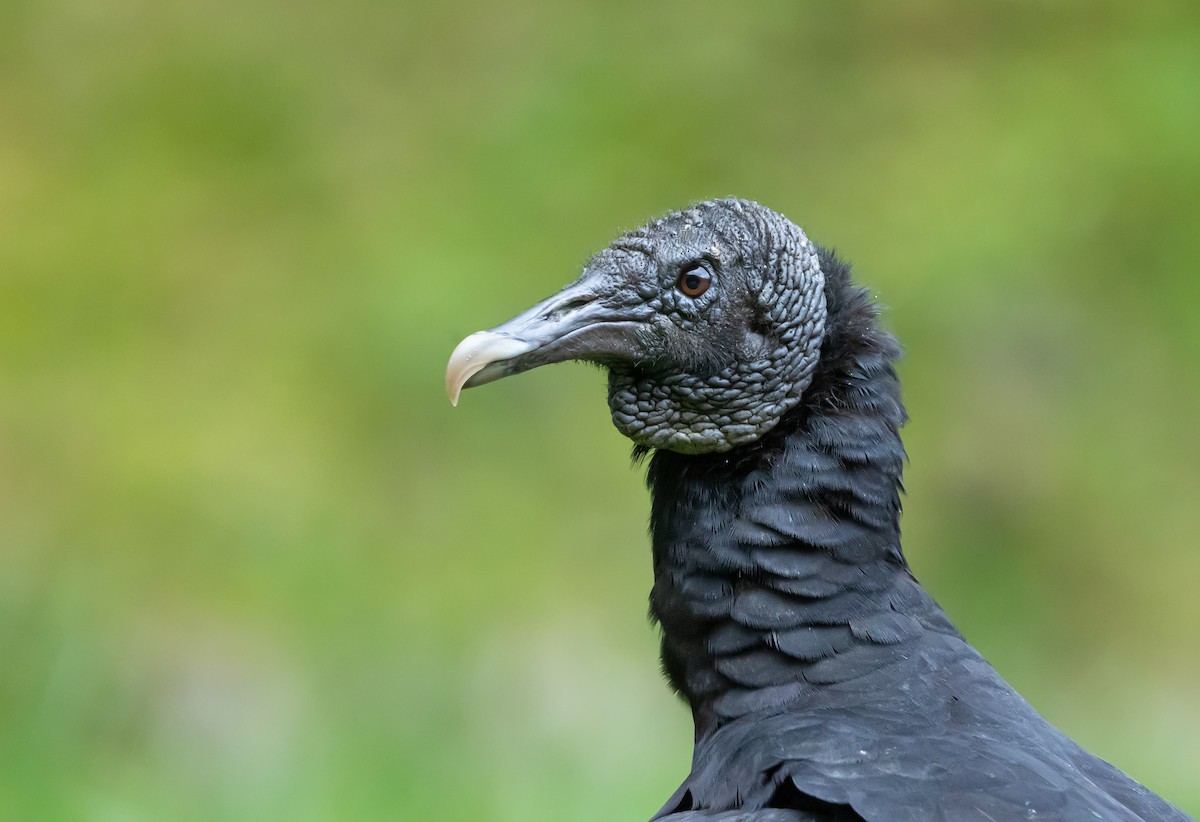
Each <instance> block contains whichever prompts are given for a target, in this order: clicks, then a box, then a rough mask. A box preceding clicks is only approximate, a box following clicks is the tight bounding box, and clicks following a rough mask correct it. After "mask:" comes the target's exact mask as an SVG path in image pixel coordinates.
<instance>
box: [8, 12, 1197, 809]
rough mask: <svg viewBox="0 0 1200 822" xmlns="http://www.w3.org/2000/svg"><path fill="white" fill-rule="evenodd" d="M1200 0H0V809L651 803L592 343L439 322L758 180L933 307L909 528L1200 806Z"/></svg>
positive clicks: (910, 308) (1060, 715)
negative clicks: (486, 349)
mask: <svg viewBox="0 0 1200 822" xmlns="http://www.w3.org/2000/svg"><path fill="white" fill-rule="evenodd" d="M1198 146H1200V7H1197V6H1196V4H1195V3H1194V2H1191V0H1181V2H1177V3H1173V4H1172V3H1158V4H1134V3H1096V2H1038V3H1014V2H1004V3H990V2H989V3H974V4H951V3H944V4H931V3H910V4H905V5H903V6H902V5H900V4H894V5H893V4H871V5H866V4H862V5H860V4H854V3H833V2H821V3H794V2H787V3H784V2H765V3H761V4H745V5H739V4H733V3H726V2H722V3H717V2H688V3H682V2H666V3H658V4H635V3H613V2H609V3H599V2H594V3H589V4H581V5H573V4H562V5H551V4H545V5H538V4H533V3H529V2H521V3H497V2H470V3H462V4H442V5H438V6H435V5H434V4H424V5H417V4H415V3H399V4H395V3H383V2H365V1H364V0H349V1H348V2H345V3H341V4H331V3H321V2H311V0H298V1H294V2H286V3H285V2H280V1H279V0H252V2H248V3H235V2H232V0H217V1H216V2H199V1H198V0H172V1H169V2H144V0H111V2H104V3H97V2H94V0H37V1H36V2H35V0H4V2H3V3H0V659H2V660H3V661H2V663H0V816H2V817H4V818H14V819H15V818H20V819H71V820H74V819H86V820H159V819H172V820H175V819H179V820H212V819H288V820H341V819H411V820H435V819H446V820H454V819H471V818H487V819H494V820H537V819H545V820H611V819H642V818H646V817H647V816H649V815H650V814H651V813H652V812H653V811H655V810H656V809H657V808H658V806H659V804H660V803H661V802H662V801H663V800H665V799H666V797H667V796H668V795H669V794H670V792H671V791H672V790H673V789H674V788H675V786H676V785H677V784H678V782H679V781H680V780H681V779H682V778H683V776H684V775H685V773H686V771H687V769H688V763H689V758H690V753H691V724H690V718H689V716H688V714H687V712H686V710H685V709H684V707H683V706H682V705H681V704H679V703H678V702H677V701H676V700H675V699H674V698H673V697H672V696H671V695H670V694H669V693H668V690H667V688H666V687H665V686H664V685H663V684H662V682H661V681H660V677H659V673H658V667H657V657H656V637H655V634H654V631H653V630H652V629H651V628H650V627H649V626H648V625H647V624H646V621H645V611H646V595H647V592H648V590H649V585H650V563H649V552H648V548H647V544H646V542H647V541H646V537H645V525H644V522H645V516H646V511H647V501H646V498H645V493H644V490H643V487H642V478H641V476H640V472H639V471H636V470H631V469H630V468H629V465H628V444H627V442H626V441H625V440H623V439H622V438H621V437H620V435H618V434H617V433H616V431H615V430H613V428H612V427H611V425H610V424H609V422H608V413H607V409H606V405H605V402H604V382H603V377H602V375H601V374H600V373H599V372H598V371H596V370H595V369H588V368H584V367H581V366H559V367H556V368H553V369H545V370H543V371H538V372H534V373H531V374H529V375H527V376H523V377H521V378H520V379H517V380H513V381H511V382H504V383H501V384H499V385H496V386H491V387H489V388H487V389H485V390H481V391H477V392H476V391H472V392H468V393H467V394H466V395H465V397H464V400H463V403H462V405H461V406H460V407H459V408H458V409H457V410H452V409H451V408H450V406H449V404H448V403H447V402H446V399H445V396H444V393H443V388H442V374H443V368H444V364H445V361H446V358H447V356H448V355H449V353H450V350H451V348H452V347H453V346H454V344H455V343H456V342H457V341H458V340H459V339H460V338H461V337H463V336H465V335H466V334H467V333H469V332H471V331H474V330H476V329H479V328H483V327H488V326H491V325H495V324H496V323H498V322H499V321H501V320H504V319H507V318H508V317H509V316H511V315H512V314H514V313H516V312H517V311H518V310H520V309H523V308H524V307H526V306H527V305H529V304H530V303H532V302H533V301H534V300H535V299H538V298H541V297H543V296H545V295H547V294H549V293H551V292H552V291H554V290H555V289H557V287H558V286H559V285H561V284H562V283H564V282H566V281H568V280H570V279H572V278H574V276H575V275H576V273H577V272H578V270H579V267H580V265H581V263H582V262H583V261H584V260H585V259H586V258H587V256H588V255H589V254H590V253H591V252H592V251H594V250H596V249H597V248H598V247H600V246H601V245H603V244H605V243H606V242H607V241H608V239H610V238H611V237H612V236H613V235H614V234H615V233H617V232H618V231H619V230H621V229H624V228H629V227H632V226H634V225H636V224H638V223H640V222H642V221H643V220H644V219H646V218H648V217H650V216H653V215H655V214H657V213H660V212H662V211H664V210H668V209H671V208H675V207H679V206H682V205H685V204H687V203H689V202H691V201H693V200H697V199H701V198H705V197H709V196H719V195H731V194H733V195H739V196H744V197H749V198H753V199H756V200H759V201H761V202H763V203H766V204H768V205H770V206H772V207H774V208H776V209H778V210H781V211H783V212H784V213H786V214H787V215H789V216H790V217H791V218H792V219H793V220H795V221H796V222H798V223H799V224H800V225H802V226H803V227H804V228H805V229H806V230H807V231H808V232H809V234H810V235H811V236H812V237H813V238H815V239H817V240H818V241H820V242H823V243H826V244H829V245H834V246H836V247H837V248H838V249H839V250H840V251H841V252H842V253H843V254H844V255H846V256H847V257H849V258H850V259H851V260H853V261H854V262H855V263H856V270H857V272H858V277H859V279H860V280H861V281H863V282H864V283H868V284H869V285H870V287H871V289H872V291H873V293H875V294H877V295H878V296H879V298H880V300H881V301H882V302H883V303H885V304H886V305H887V306H888V307H889V311H888V314H887V322H888V324H889V325H890V326H891V327H892V328H894V329H895V330H896V331H897V333H898V334H899V335H900V337H901V339H902V340H903V341H904V343H905V345H906V348H907V356H906V359H905V360H904V361H903V363H902V376H903V378H904V380H905V385H906V392H907V393H906V396H907V400H908V404H909V409H910V411H911V413H912V422H911V423H910V425H909V426H908V428H907V429H906V443H907V445H908V449H909V453H910V455H911V459H912V463H911V466H910V469H909V471H908V473H907V485H908V490H909V496H908V498H907V509H908V510H907V513H906V515H905V520H904V529H905V535H906V537H905V538H906V546H907V552H908V555H909V558H910V560H911V562H912V564H913V566H914V567H915V569H916V571H917V573H918V575H919V576H920V577H921V578H922V579H923V580H924V582H925V583H926V585H927V586H928V587H929V588H930V589H931V590H932V591H933V593H934V595H935V596H936V597H937V598H938V599H939V600H940V601H941V602H942V604H943V605H944V606H945V607H946V609H947V610H948V611H949V612H950V614H951V615H952V617H953V618H954V619H955V620H956V621H957V623H958V624H959V626H960V627H961V628H962V630H963V631H964V632H965V633H966V634H967V636H968V637H969V638H971V639H972V640H973V641H974V642H975V643H976V644H977V645H978V646H979V647H980V649H981V650H982V651H983V652H984V654H985V655H987V656H988V657H989V658H990V659H991V660H992V661H993V662H994V663H995V664H996V665H997V667H998V668H999V669H1000V670H1001V672H1003V673H1004V674H1005V675H1006V676H1007V677H1008V678H1009V679H1010V681H1011V682H1012V683H1013V684H1014V685H1015V686H1016V687H1017V688H1018V689H1019V690H1020V691H1021V692H1022V693H1024V694H1025V695H1026V696H1027V697H1028V698H1029V699H1030V700H1031V701H1032V702H1033V703H1034V704H1035V705H1036V706H1037V707H1039V708H1040V709H1041V710H1042V711H1043V712H1044V713H1045V714H1046V715H1047V716H1048V717H1049V718H1050V719H1051V720H1052V721H1053V722H1055V723H1056V724H1058V725H1059V726H1061V727H1062V728H1064V729H1065V730H1066V731H1067V732H1068V733H1070V734H1071V735H1073V736H1074V737H1075V738H1077V739H1078V740H1079V741H1080V742H1081V743H1082V744H1083V745H1085V746H1086V747H1088V748H1089V749H1091V750H1092V751H1094V752H1096V753H1098V754H1100V755H1102V756H1103V757H1105V758H1106V759H1109V760H1110V761H1112V762H1113V763H1115V764H1116V765H1118V766H1119V767H1121V768H1123V769H1125V770H1127V771H1128V772H1129V773H1131V774H1132V775H1133V776H1135V777H1137V778H1138V779H1140V780H1141V781H1143V782H1144V783H1145V784H1147V785H1148V786H1149V787H1151V788H1153V789H1154V790H1156V791H1159V792H1162V793H1163V794H1165V795H1166V796H1167V797H1169V798H1170V799H1172V800H1173V801H1174V802H1176V803H1177V804H1179V805H1180V806H1181V807H1182V808H1184V809H1185V810H1188V811H1190V812H1191V813H1193V814H1198V813H1200V783H1197V781H1196V774H1197V773H1200V741H1198V740H1200V691H1198V686H1197V682H1200V643H1198V642H1197V640H1196V636H1197V628H1198V626H1200V597H1198V596H1197V590H1198V586H1200V550H1197V549H1198V548H1200V541H1198V540H1197V533H1198V532H1200V505H1198V504H1197V501H1198V500H1200V430H1198V429H1197V420H1198V419H1200V368H1198V366H1200V323H1198V322H1197V319H1196V314H1197V311H1198V310H1200V277H1197V263H1198V262H1200V230H1198V228H1197V222H1198V219H1200V149H1198Z"/></svg>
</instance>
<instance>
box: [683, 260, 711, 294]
mask: <svg viewBox="0 0 1200 822" xmlns="http://www.w3.org/2000/svg"><path fill="white" fill-rule="evenodd" d="M675 285H676V287H677V288H678V289H679V291H680V292H681V293H682V294H683V295H684V296H685V297H699V296H700V295H701V294H703V293H704V292H705V291H708V287H709V286H710V285H712V277H710V276H708V272H707V271H705V270H704V269H703V268H701V267H700V266H696V267H695V268H689V269H688V270H687V271H684V272H683V273H682V274H680V275H679V282H677V283H676V284H675Z"/></svg>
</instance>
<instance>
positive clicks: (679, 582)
mask: <svg viewBox="0 0 1200 822" xmlns="http://www.w3.org/2000/svg"><path fill="white" fill-rule="evenodd" d="M821 265H822V268H823V270H824V272H825V275H826V298H827V302H828V310H829V317H828V321H827V324H826V328H827V332H826V337H825V340H824V341H823V343H822V350H821V359H820V364H819V365H818V370H817V373H816V375H815V377H814V379H813V382H812V384H811V385H810V386H809V388H808V390H807V391H806V392H805V398H804V400H803V401H802V403H801V404H800V405H799V406H798V407H797V408H795V409H793V410H792V411H791V412H789V413H788V414H787V415H785V416H784V417H783V418H782V419H781V420H780V421H779V423H778V425H777V426H776V427H775V428H774V429H772V430H771V431H770V432H769V433H768V434H766V435H765V436H764V437H763V438H762V439H760V440H759V441H758V442H755V443H753V444H750V445H746V446H742V447H739V448H735V449H733V450H732V451H729V452H726V453H723V454H704V455H684V454H678V453H674V452H670V451H658V452H655V454H654V456H653V458H652V460H651V463H650V468H649V472H648V479H647V482H648V484H649V486H650V490H651V495H652V512H651V534H652V537H653V552H654V589H653V591H652V593H651V598H650V600H651V613H652V615H653V617H654V618H655V619H656V620H657V621H658V622H659V624H660V625H661V626H662V631H663V638H662V659H663V668H664V671H665V672H666V674H667V677H668V678H669V679H670V681H671V684H672V686H673V687H675V688H676V689H677V690H678V691H679V692H680V693H681V694H682V695H683V696H684V697H685V698H686V699H687V700H688V702H689V703H690V705H691V707H692V712H693V716H694V718H695V722H696V736H697V739H698V740H699V739H701V738H703V737H704V736H706V735H708V734H711V733H712V732H713V731H715V730H716V729H717V728H719V727H721V726H722V725H723V724H725V723H726V722H729V721H732V720H735V719H739V718H741V717H745V716H748V715H761V714H764V713H775V712H779V711H783V710H787V709H788V707H789V706H792V705H795V704H798V703H801V702H803V701H804V700H806V699H807V698H811V697H812V696H813V695H814V694H815V693H816V692H817V691H819V690H821V689H824V688H831V687H840V686H842V685H843V684H844V683H846V682H850V681H851V680H854V679H856V678H858V677H861V676H863V675H864V674H867V673H870V672H872V671H875V670H878V669H879V668H881V667H883V666H886V665H887V664H889V662H890V661H892V660H893V659H894V655H895V653H896V652H897V651H898V650H900V646H901V645H902V644H903V643H904V642H905V641H906V640H907V639H910V638H912V637H913V636H915V635H916V634H918V633H919V632H920V631H921V630H922V629H923V625H922V623H923V622H924V620H923V619H922V617H923V616H924V615H925V614H927V613H928V611H929V609H930V605H931V601H930V600H928V599H927V598H926V597H925V596H924V594H923V593H921V592H920V589H919V587H917V586H916V584H915V582H914V581H913V580H912V577H911V575H910V574H909V572H908V568H907V565H906V563H905V561H904V557H903V555H902V553H901V550H900V526H899V517H900V496H899V495H900V490H901V472H902V469H903V463H904V456H905V455H904V447H903V445H902V444H901V442H900V435H899V428H900V426H901V425H902V424H903V423H904V421H905V418H906V417H905V412H904V408H903V405H902V404H901V401H900V386H899V381H898V379H897V377H896V373H895V371H894V369H893V367H892V363H893V361H894V360H895V359H896V358H897V357H898V356H899V346H898V345H897V343H896V341H895V339H894V338H893V337H891V335H889V334H887V333H886V332H884V331H882V330H880V329H879V328H878V327H877V326H876V310H875V308H874V306H873V305H872V304H871V302H870V300H869V299H868V297H867V295H866V292H865V291H863V290H861V289H858V288H856V287H854V286H853V285H852V284H851V283H850V279H849V270H848V267H847V266H845V265H844V264H843V263H841V262H840V261H839V260H837V259H836V258H835V257H833V256H832V255H830V254H828V253H822V255H821ZM932 607H933V608H935V609H936V606H932Z"/></svg>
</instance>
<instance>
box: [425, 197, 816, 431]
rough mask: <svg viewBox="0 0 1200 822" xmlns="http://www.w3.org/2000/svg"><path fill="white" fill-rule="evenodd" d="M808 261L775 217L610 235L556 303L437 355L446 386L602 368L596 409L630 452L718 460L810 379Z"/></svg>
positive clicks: (746, 205)
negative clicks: (541, 371)
mask: <svg viewBox="0 0 1200 822" xmlns="http://www.w3.org/2000/svg"><path fill="white" fill-rule="evenodd" d="M824 286H825V278H824V276H823V275H822V273H821V268H820V265H819V263H818V261H817V251H816V248H815V247H814V246H813V244H812V243H810V242H809V240H808V238H807V237H806V236H804V232H803V231H801V230H800V229H799V228H798V227H797V226H795V225H794V224H792V223H791V222H790V221H789V220H788V219H787V218H786V217H784V216H782V215H780V214H777V213H775V212H774V211H771V210H770V209H768V208H765V207H763V206H760V205H758V204H757V203H752V202H749V201H747V200H712V201H708V202H703V203H699V204H697V205H695V206H693V207H692V208H689V209H687V210H685V211H676V212H672V213H671V214H668V215H666V216H665V217H662V218H660V219H658V220H655V221H653V222H651V223H649V224H648V225H645V226H643V227H641V228H639V229H636V230H635V231H631V232H629V233H627V234H625V235H623V236H621V237H619V238H617V239H616V240H615V241H614V242H613V243H612V244H611V245H610V246H609V247H608V248H606V249H604V250H603V251H601V252H600V253H599V254H597V255H596V256H595V257H593V258H592V259H591V261H589V262H588V264H587V265H586V266H585V267H584V270H583V274H582V275H581V276H580V277H579V279H578V280H576V281H575V282H573V283H571V284H570V285H568V286H567V287H566V288H564V289H563V290H562V291H560V292H559V293H558V294H555V295H554V296H553V297H550V298H549V299H547V300H544V301H542V302H540V303H538V304H537V305H535V306H533V307H532V308H530V309H529V310H528V311H525V312H524V313H522V314H520V315H518V316H517V317H514V318H513V319H512V320H510V321H508V322H507V323H505V324H503V325H501V326H497V327H496V328H493V329H491V330H490V331H480V332H478V333H476V334H472V335H471V336H469V337H467V338H466V339H465V340H463V341H462V342H461V343H459V345H458V347H457V348H456V349H455V350H454V353H453V354H452V355H451V357H450V363H449V365H448V367H447V371H446V389H447V391H448V392H449V394H450V400H451V402H455V403H457V400H458V394H459V392H460V390H461V389H462V388H464V387H467V388H470V387H474V386H477V385H482V384H484V383H487V382H491V381H492V380H496V379H500V378H501V377H505V376H508V375H510V374H516V373H519V372H521V371H527V370H529V369H530V368H535V367H537V366H539V365H546V364H548V363H552V362H561V361H563V360H587V361H590V362H596V363H599V364H601V365H603V366H605V367H606V368H607V369H608V372H609V380H608V404H609V407H610V408H611V410H612V418H613V422H614V424H615V425H616V426H617V428H618V429H619V430H620V431H621V432H622V433H623V434H625V435H626V436H628V437H630V438H631V439H633V440H634V441H635V442H637V443H639V444H642V445H646V446H650V447H654V448H668V449H671V450H673V451H679V452H683V453H691V454H695V453H711V452H719V451H727V450H729V449H730V448H733V447H734V446H736V445H739V444H742V443H746V442H751V441H753V440H756V439H758V438H759V437H761V436H762V435H763V434H764V433H766V432H767V431H769V430H770V429H771V428H772V427H774V425H775V424H776V423H777V422H778V421H779V419H780V417H781V416H782V415H783V414H784V413H786V412H787V411H788V410H789V409H791V408H792V407H793V406H795V405H796V404H797V403H798V402H799V401H800V398H801V396H802V394H803V392H804V390H805V389H806V388H807V387H808V385H809V383H810V382H811V380H812V375H813V370H814V368H815V367H816V363H817V357H818V354H819V352H820V347H821V341H822V338H823V336H824V331H825V319H826V306H825V287H824Z"/></svg>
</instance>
